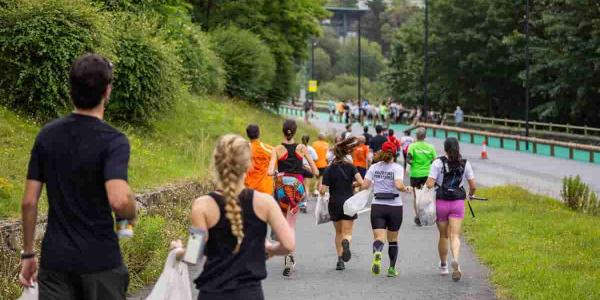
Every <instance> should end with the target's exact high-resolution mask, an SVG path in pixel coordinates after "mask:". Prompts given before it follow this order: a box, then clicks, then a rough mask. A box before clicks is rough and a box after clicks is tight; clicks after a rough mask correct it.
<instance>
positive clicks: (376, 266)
mask: <svg viewBox="0 0 600 300" xmlns="http://www.w3.org/2000/svg"><path fill="white" fill-rule="evenodd" d="M371 273H373V274H374V275H379V273H381V252H380V251H376V252H375V253H373V262H372V263H371Z"/></svg>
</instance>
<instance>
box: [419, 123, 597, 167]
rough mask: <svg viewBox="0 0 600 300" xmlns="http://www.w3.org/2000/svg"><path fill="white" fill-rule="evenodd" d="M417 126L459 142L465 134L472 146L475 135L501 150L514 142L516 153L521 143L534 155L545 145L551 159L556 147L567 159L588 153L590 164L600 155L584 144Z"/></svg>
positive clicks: (595, 147)
mask: <svg viewBox="0 0 600 300" xmlns="http://www.w3.org/2000/svg"><path fill="white" fill-rule="evenodd" d="M418 126H421V127H425V128H428V129H431V130H432V131H433V136H436V133H437V131H438V130H442V131H444V135H445V137H448V133H449V132H454V133H456V134H457V138H458V140H459V141H460V140H461V135H463V134H466V135H468V136H469V138H470V142H471V143H472V144H474V143H475V136H477V135H479V136H483V138H484V141H485V142H486V144H488V143H489V138H490V137H493V138H497V139H499V141H500V148H503V149H504V148H505V141H506V140H514V141H515V147H516V149H515V150H517V151H520V150H521V142H528V143H531V145H532V151H533V153H535V154H537V153H538V146H539V145H547V146H549V147H550V156H553V157H554V156H555V155H556V150H555V148H556V147H564V148H567V149H568V151H569V159H574V158H575V150H579V151H584V152H588V154H589V161H590V162H592V163H593V162H594V161H595V158H594V156H595V153H599V154H600V147H599V146H592V145H584V144H577V143H567V142H561V141H553V140H546V139H540V138H534V137H525V136H520V135H511V134H503V133H495V132H487V131H481V130H473V129H465V128H460V127H451V126H443V125H437V124H430V123H419V124H418Z"/></svg>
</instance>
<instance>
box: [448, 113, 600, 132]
mask: <svg viewBox="0 0 600 300" xmlns="http://www.w3.org/2000/svg"><path fill="white" fill-rule="evenodd" d="M444 115H445V117H446V119H447V120H454V114H453V113H445V114H444ZM464 122H469V123H478V124H489V125H492V126H494V125H501V126H505V127H513V128H514V127H516V128H519V129H520V128H525V121H523V120H512V119H501V118H492V117H483V116H476V115H465V116H464ZM529 125H530V126H531V127H530V128H531V129H533V130H534V131H535V130H547V131H550V132H564V133H568V134H580V135H598V136H600V128H594V127H587V126H575V125H569V124H554V123H544V122H536V121H533V122H529Z"/></svg>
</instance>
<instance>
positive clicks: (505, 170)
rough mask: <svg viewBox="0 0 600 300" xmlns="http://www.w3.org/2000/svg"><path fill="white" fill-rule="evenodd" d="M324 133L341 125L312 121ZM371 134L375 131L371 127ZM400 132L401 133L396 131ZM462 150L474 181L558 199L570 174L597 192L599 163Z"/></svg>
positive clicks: (437, 144) (463, 145) (356, 127)
mask: <svg viewBox="0 0 600 300" xmlns="http://www.w3.org/2000/svg"><path fill="white" fill-rule="evenodd" d="M312 123H313V124H314V125H315V126H317V127H318V128H321V130H324V131H326V132H333V131H341V130H342V129H343V125H342V124H339V123H330V122H326V121H322V120H314V121H313V122H312ZM353 133H354V134H362V127H361V126H359V125H358V124H354V126H353ZM371 134H374V130H373V128H371ZM398 134H402V133H398ZM427 140H428V141H429V142H430V143H432V144H433V145H435V147H436V149H437V152H438V154H440V155H441V154H442V153H443V149H444V148H443V139H439V138H428V139H427ZM461 152H462V154H463V155H464V156H465V158H467V159H468V160H469V161H471V164H472V165H473V169H474V172H475V176H476V179H477V182H478V183H480V184H481V185H484V186H496V185H505V184H516V185H519V186H522V187H524V188H526V189H528V190H530V191H533V192H537V193H540V194H545V195H548V196H551V197H555V198H557V199H558V198H560V190H561V188H562V179H563V178H564V177H565V176H569V175H580V176H581V179H582V180H583V181H584V182H586V183H588V184H590V185H591V186H592V188H593V189H594V190H596V192H597V193H600V180H598V178H599V177H600V165H598V164H592V163H587V162H580V161H574V160H567V159H561V158H554V157H548V156H542V155H535V154H531V153H525V152H517V151H511V150H504V149H497V148H490V147H488V156H489V159H488V160H481V159H480V155H481V146H479V145H473V144H469V143H461Z"/></svg>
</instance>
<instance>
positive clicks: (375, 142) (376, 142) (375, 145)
mask: <svg viewBox="0 0 600 300" xmlns="http://www.w3.org/2000/svg"><path fill="white" fill-rule="evenodd" d="M375 132H376V133H377V135H376V136H374V137H373V138H372V139H371V143H370V145H369V147H371V150H372V151H373V153H377V152H378V151H379V150H381V147H382V146H383V143H385V142H387V138H386V137H384V136H383V135H382V133H383V127H381V125H377V126H375Z"/></svg>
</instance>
